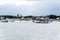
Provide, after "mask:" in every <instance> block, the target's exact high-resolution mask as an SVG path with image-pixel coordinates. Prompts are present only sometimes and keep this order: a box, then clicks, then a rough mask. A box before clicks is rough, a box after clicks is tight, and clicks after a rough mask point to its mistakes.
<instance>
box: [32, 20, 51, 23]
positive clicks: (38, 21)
mask: <svg viewBox="0 0 60 40" xmlns="http://www.w3.org/2000/svg"><path fill="white" fill-rule="evenodd" d="M33 22H35V23H49V22H51V21H50V20H49V19H35V20H33Z"/></svg>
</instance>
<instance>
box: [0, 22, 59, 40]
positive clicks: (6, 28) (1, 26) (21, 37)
mask: <svg viewBox="0 0 60 40" xmlns="http://www.w3.org/2000/svg"><path fill="white" fill-rule="evenodd" d="M0 40H60V22H52V23H49V24H36V23H32V22H8V23H1V22H0Z"/></svg>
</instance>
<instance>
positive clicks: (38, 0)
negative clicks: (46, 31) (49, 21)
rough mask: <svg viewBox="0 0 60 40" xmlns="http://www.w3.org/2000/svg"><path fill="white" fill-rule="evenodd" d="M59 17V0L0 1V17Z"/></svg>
mask: <svg viewBox="0 0 60 40" xmlns="http://www.w3.org/2000/svg"><path fill="white" fill-rule="evenodd" d="M17 14H20V15H50V14H54V15H60V0H0V15H17Z"/></svg>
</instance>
